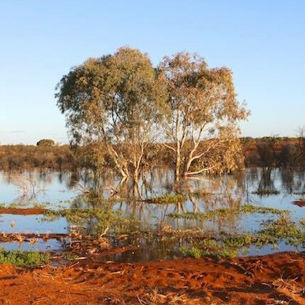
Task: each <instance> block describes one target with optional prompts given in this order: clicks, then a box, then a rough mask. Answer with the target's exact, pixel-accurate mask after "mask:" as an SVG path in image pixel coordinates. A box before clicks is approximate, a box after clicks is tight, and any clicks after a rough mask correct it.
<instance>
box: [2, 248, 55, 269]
mask: <svg viewBox="0 0 305 305" xmlns="http://www.w3.org/2000/svg"><path fill="white" fill-rule="evenodd" d="M49 261H50V255H49V254H48V253H40V252H38V251H21V250H14V251H7V250H5V249H0V264H10V265H13V266H19V267H34V266H39V265H43V264H47V263H49Z"/></svg>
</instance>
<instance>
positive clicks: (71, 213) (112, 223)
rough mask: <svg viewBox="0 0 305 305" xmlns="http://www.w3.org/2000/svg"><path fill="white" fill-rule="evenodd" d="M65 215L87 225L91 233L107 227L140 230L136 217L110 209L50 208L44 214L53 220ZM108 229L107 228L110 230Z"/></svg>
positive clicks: (45, 219) (112, 230)
mask: <svg viewBox="0 0 305 305" xmlns="http://www.w3.org/2000/svg"><path fill="white" fill-rule="evenodd" d="M59 217H65V218H66V219H67V221H68V222H69V223H71V224H75V225H77V226H79V227H82V226H83V227H85V228H87V230H89V231H90V233H93V234H98V233H102V232H104V231H105V230H106V229H107V228H108V229H109V231H110V232H112V233H122V232H134V231H139V230H140V222H139V221H138V220H136V219H135V218H134V217H132V216H130V217H127V216H126V217H125V216H123V215H122V213H121V212H120V211H114V210H110V209H97V208H90V209H79V208H71V209H63V210H49V211H47V212H46V213H45V214H44V217H43V220H44V221H53V220H54V219H57V218H59ZM108 229H107V230H108Z"/></svg>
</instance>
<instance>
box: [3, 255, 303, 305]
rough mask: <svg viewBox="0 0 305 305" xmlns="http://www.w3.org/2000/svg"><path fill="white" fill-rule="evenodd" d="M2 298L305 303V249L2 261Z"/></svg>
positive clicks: (63, 302) (112, 304)
mask: <svg viewBox="0 0 305 305" xmlns="http://www.w3.org/2000/svg"><path fill="white" fill-rule="evenodd" d="M0 304H14V305H27V304H40V305H41V304H42V305H45V304H54V305H57V304H58V305H59V304H60V305H67V304H73V305H80V304H87V305H89V304H107V305H124V304H126V305H131V304H132V305H134V304H135V305H136V304H139V305H157V304H169V305H170V304H192V305H197V304H214V305H219V304H232V305H233V304H234V305H238V304H246V305H264V304H265V305H273V304H287V305H288V304H290V305H293V304H299V305H304V304H305V254H304V253H303V254H302V253H299V254H297V253H288V252H286V253H280V254H275V255H268V256H261V257H249V258H237V259H231V260H218V261H216V260H214V259H211V258H204V259H179V260H171V261H162V262H147V263H137V264H127V263H113V262H109V263H92V262H91V263H88V262H81V261H79V262H76V263H73V264H72V265H70V266H59V267H51V266H44V267H41V268H35V269H25V268H16V267H12V266H8V265H0Z"/></svg>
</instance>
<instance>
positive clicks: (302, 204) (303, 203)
mask: <svg viewBox="0 0 305 305" xmlns="http://www.w3.org/2000/svg"><path fill="white" fill-rule="evenodd" d="M293 204H295V205H297V206H299V207H300V208H302V207H305V200H303V199H300V200H296V201H294V202H293Z"/></svg>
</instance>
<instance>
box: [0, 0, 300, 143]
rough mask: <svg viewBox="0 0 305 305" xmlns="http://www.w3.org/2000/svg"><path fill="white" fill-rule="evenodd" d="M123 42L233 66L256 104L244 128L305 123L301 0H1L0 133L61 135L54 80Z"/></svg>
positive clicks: (269, 131)
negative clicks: (188, 54) (186, 52)
mask: <svg viewBox="0 0 305 305" xmlns="http://www.w3.org/2000/svg"><path fill="white" fill-rule="evenodd" d="M125 45H128V46H130V47H135V48H139V49H140V50H142V51H144V52H147V53H148V54H149V55H150V57H151V59H152V61H153V63H154V64H157V63H158V62H159V61H160V60H161V58H162V57H163V56H164V55H171V54H174V53H176V52H178V51H190V52H197V53H199V54H200V55H201V56H203V57H204V58H205V59H206V61H207V62H208V64H209V65H210V67H216V66H223V65H225V66H228V67H229V68H231V69H232V70H233V73H234V81H235V86H236V91H237V94H238V98H239V100H240V101H243V100H246V102H247V104H248V108H249V109H250V110H251V112H252V115H251V117H250V118H249V121H248V122H247V123H244V124H242V132H243V135H244V136H254V137H257V136H264V135H265V136H270V135H281V136H294V135H296V134H297V130H298V128H299V127H301V126H304V125H305V94H304V81H305V69H304V68H305V2H304V0H261V1H258V0H255V1H254V0H240V1H235V0H201V1H199V0H198V1H195V0H189V1H186V0H185V1H182V0H180V1H178V0H176V1H172V0H166V1H165V0H160V1H157V0H154V1H143V0H142V1H133V0H129V1H126V0H121V1H101V0H100V1H90V0H87V1H85V0H83V1H77V0H69V1H68V0H60V1H54V0H52V1H51V0H49V1H42V0H40V1H39V0H36V1H32V0H27V1H16V0H10V1H4V0H2V1H0V69H1V70H0V143H1V144H4V143H25V144H34V143H36V142H37V141H38V140H39V139H40V138H53V139H55V140H56V141H58V142H61V143H64V142H67V132H66V128H65V121H64V117H63V115H62V114H61V113H60V112H59V110H58V109H57V107H56V101H55V99H54V92H55V85H56V84H57V82H58V81H59V80H60V78H61V76H62V75H63V74H66V73H67V72H68V71H69V69H70V68H71V67H72V66H75V65H78V64H80V63H82V62H83V61H84V60H86V59H87V58H88V57H98V56H101V55H103V54H107V53H113V52H114V51H115V50H116V49H117V48H118V47H120V46H125Z"/></svg>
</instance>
